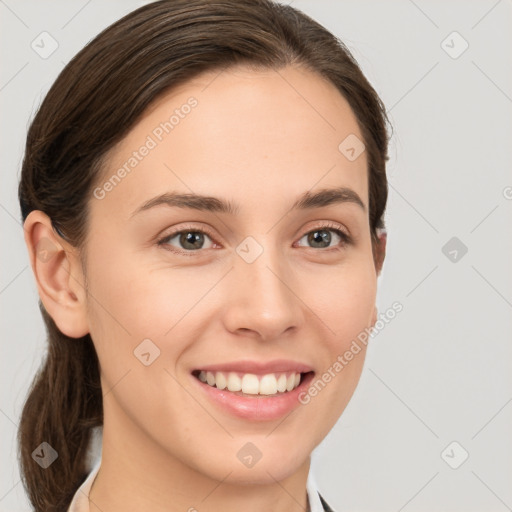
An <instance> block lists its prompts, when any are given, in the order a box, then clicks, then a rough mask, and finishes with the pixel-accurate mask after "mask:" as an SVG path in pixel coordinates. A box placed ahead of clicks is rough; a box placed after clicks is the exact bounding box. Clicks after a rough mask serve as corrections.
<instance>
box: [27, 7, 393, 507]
mask: <svg viewBox="0 0 512 512" xmlns="http://www.w3.org/2000/svg"><path fill="white" fill-rule="evenodd" d="M238 64H248V65H251V66H253V67H258V68H267V69H279V68H282V67H284V66H286V65H294V64H296V65H301V66H304V67H306V68H308V69H311V70H313V71H314V72H316V73H318V74H319V75H321V76H322V77H324V78H326V79H327V80H329V81H330V82H331V83H333V84H334V85H335V86H336V87H337V89H338V90H339V91H340V93H341V94H342V95H343V96H344V97H345V98H346V100H347V101H348V103H349V104H350V106H351V108H352V110H353V112H354V114H355V116H356V118H357V120H358V123H359V126H360V129H361V133H362V135H363V138H364V143H365V145H366V151H367V158H368V180H369V190H368V192H369V217H370V219H369V221H370V230H371V234H372V241H373V242H375V241H376V237H377V231H378V229H379V228H382V227H383V226H384V224H383V215H384V210H385V206H386V201H387V193H388V190H387V178H386V169H385V164H386V160H387V145H388V133H387V118H386V113H385V109H384V106H383V105H382V102H381V101H380V99H379V97H378V95H377V93H376V92H375V91H374V89H373V88H372V87H371V85H370V84H369V82H368V81H367V79H366V78H365V77H364V75H363V73H362V72H361V70H360V69H359V67H358V65H357V63H356V62H355V60H354V58H353V57H352V55H351V54H350V52H349V51H348V50H347V48H346V47H345V46H344V45H343V43H342V42H341V41H339V40H338V39H337V38H336V37H335V36H333V35H332V34H331V33H330V32H329V31H327V30H326V29H325V28H323V27H322V26H321V25H319V24H318V23H317V22H315V21H314V20H312V19H311V18H309V17H308V16H306V15H305V14H303V13H302V12H300V11H298V10H296V9H294V8H292V7H290V6H285V5H279V4H277V3H274V2H273V1H271V0H219V1H209V0H162V1H159V2H154V3H150V4H148V5H146V6H144V7H141V8H139V9H137V10H135V11H133V12H132V13H130V14H128V15H126V16H125V17H123V18H122V19H120V20H119V21H117V22H115V23H114V24H112V25H111V26H109V27H108V28H106V29H105V30H104V31H103V32H101V33H100V34H99V35H98V36H97V37H96V38H94V39H93V40H92V41H91V42H89V43H88V44H87V45H86V46H85V47H84V48H83V49H82V50H81V51H80V52H79V53H78V54H77V55H76V56H75V57H74V58H73V59H72V60H71V61H70V62H69V63H68V65H67V66H66V67H65V68H64V69H63V70H62V72H61V73H60V75H59V76H58V78H57V80H56V81H55V83H54V84H53V86H52V87H51V89H50V91H49V92H48V94H47V95H46V97H45V99H44V101H43V102H42V104H41V106H40V108H39V110H38V112H37V114H36V116H35V117H34V119H33V121H32V124H31V126H30V128H29V131H28V135H27V142H26V148H25V156H24V160H23V166H22V173H21V180H20V184H19V200H20V205H21V214H22V219H23V221H25V219H26V217H27V215H28V214H29V213H30V212H31V211H32V210H41V211H43V212H44V213H46V214H47V215H48V216H49V217H50V218H51V220H52V224H53V226H54V228H55V230H56V231H57V233H59V234H60V235H61V236H62V237H64V238H65V239H66V240H67V241H68V242H70V243H71V244H72V245H73V246H75V247H77V248H79V249H80V248H83V247H84V246H85V241H86V235H87V229H88V211H87V202H88V200H89V199H90V196H91V191H92V189H93V187H94V184H95V183H96V182H97V181H98V179H99V176H100V172H102V171H103V170H104V169H103V167H104V165H103V164H104V162H105V159H106V156H107V154H108V152H109V150H111V149H112V148H113V147H114V145H115V144H116V143H118V142H119V141H120V140H121V139H122V138H123V137H124V136H125V135H126V134H127V133H128V132H129V130H130V129H131V128H133V126H134V125H135V124H136V123H137V121H138V120H139V119H140V118H141V115H142V114H143V113H144V112H145V111H146V110H147V109H148V107H149V106H150V105H151V104H152V103H153V102H155V100H156V99H158V98H160V97H161V96H162V95H163V94H165V93H166V92H168V91H169V90H170V89H171V88H173V87H175V86H177V85H180V84H183V83H185V82H186V81H188V80H190V79H191V78H194V77H195V76H197V75H199V74H200V73H201V72H204V71H210V70H216V69H219V70H220V69H224V68H227V67H231V66H236V65H238ZM340 142H341V141H340ZM39 307H40V309H41V313H42V315H43V318H44V321H45V324H46V329H47V333H48V352H47V356H46V358H45V360H44V362H43V364H42V366H41V368H40V370H39V372H38V373H37V375H36V376H35V378H34V381H33V383H32V386H31V389H30V392H29V394H28V398H27V400H26V402H25V405H24V408H23V411H22V415H21V421H20V427H19V432H18V441H19V458H20V465H21V473H22V478H23V484H24V486H25V488H26V490H27V493H28V496H29V498H30V500H31V502H32V504H33V505H34V507H35V510H36V511H45V512H53V511H65V510H67V508H68V507H69V504H70V502H71V499H72V497H73V494H74V493H75V492H76V490H77V489H78V487H79V486H80V484H81V483H82V482H83V481H84V479H85V477H86V476H87V468H86V467H85V455H86V451H87V447H88V444H89V441H90V435H91V428H92V427H94V426H100V425H102V423H103V409H102V407H103V403H102V393H101V385H100V377H99V363H98V359H97V356H96V353H95V350H94V345H93V343H92V340H91V337H90V335H86V336H84V337H83V338H81V339H79V340H76V339H72V338H69V337H67V336H65V335H64V334H63V333H61V332H60V331H59V329H58V328H57V326H56V325H55V322H54V321H53V320H52V318H51V317H50V316H49V315H48V313H47V312H46V311H45V309H44V307H43V305H42V303H41V301H39ZM42 442H47V443H49V444H50V445H51V446H52V447H53V448H54V449H55V450H56V451H57V453H58V458H57V459H56V460H55V462H54V463H53V464H51V465H50V466H49V467H48V468H47V469H43V468H42V467H40V466H39V465H38V464H37V463H36V462H35V460H34V459H33V458H32V452H33V451H34V450H35V449H36V448H37V447H38V446H39V445H40V444H41V443H42Z"/></svg>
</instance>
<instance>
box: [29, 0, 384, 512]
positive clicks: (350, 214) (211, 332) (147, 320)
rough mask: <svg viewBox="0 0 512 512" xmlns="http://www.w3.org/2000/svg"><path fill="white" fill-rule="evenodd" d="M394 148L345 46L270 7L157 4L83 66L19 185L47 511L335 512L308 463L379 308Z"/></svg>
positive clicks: (36, 488) (53, 111)
mask: <svg viewBox="0 0 512 512" xmlns="http://www.w3.org/2000/svg"><path fill="white" fill-rule="evenodd" d="M387 141H388V139H387V132H386V116H385V111H384V107H383V105H382V103H381V101H380V99H379V98H378V96H377V94H376V93H375V91H374V90H373V88H372V87H371V86H370V84H369V83H368V81H367V80H366V78H365V77H364V76H363V74H362V72H361V70H360V69H359V67H358V66H357V64H356V62H355V61H354V60H353V58H352V57H351V55H350V53H349V52H348V50H347V49H346V48H345V47H344V46H343V44H342V43H341V42H339V41H338V40H337V39H336V38H335V37H334V36H333V35H332V34H330V33H329V32H328V31H327V30H326V29H324V28H323V27H321V26H320V25H319V24H317V23H316V22H314V21H313V20H311V19H310V18H308V17H307V16H305V15H304V14H302V13H301V12H299V11H297V10H296V9H293V8H292V7H289V6H281V5H278V4H275V3H273V2H271V1H268V0H257V1H255V0H243V1H239V0H236V1H235V0H230V1H223V2H209V1H206V0H194V1H190V0H187V1H176V0H172V1H170V0H164V1H160V2H155V3H152V4H149V5H147V6H144V7H142V8H140V9H138V10H136V11H134V12H132V13H130V14H128V15H127V16H125V17H124V18H122V19H121V20H119V21H118V22H116V23H114V24H113V25H111V26H110V27H108V28H107V29H105V30H104V31H103V32H102V33H101V34H99V35H98V36H97V37H96V38H95V39H94V40H93V41H91V42H90V43H89V44H88V45H87V46H86V47H85V48H84V49H83V50H82V51H80V52H79V53H78V54H77V56H76V57H75V58H74V59H72V61H71V62H70V63H69V64H68V65H67V66H66V67H65V68H64V70H63V71H62V73H61V74H60V76H59V77H58V79H57V80H56V82H55V83H54V85H53V86H52V88H51V90H50V91H49V93H48V95H47V96H46V98H45V100H44V102H43V104H42V105H41V107H40V109H39V111H38V113H37V115H36V116H35V119H34V120H33V122H32V124H31V126H30V129H29V133H28V136H27V144H26V150H25V158H24V161H23V169H22V175H21V180H20V186H19V197H20V204H21V210H22V217H23V221H24V228H25V241H26V244H27V248H28V251H29V254H30V260H31V265H32V270H33V272H34V276H35V278H36V283H37V287H38V291H39V296H40V307H41V312H42V315H43V317H44V320H45V322H46V326H47V330H48V339H49V348H48V356H47V358H46V360H45V361H44V364H43V366H42V369H41V371H40V372H39V374H38V375H37V376H36V378H35V380H34V383H33V386H32V389H31V391H30V393H29V396H28V398H27V401H26V404H25V406H24V409H23V413H22V418H21V422H20V429H19V442H20V462H21V469H22V474H23V477H24V483H25V487H26V490H27V492H28V494H29V497H30V499H31V501H32V503H33V505H34V508H35V510H37V511H43V510H44V511H53V510H55V511H57V510H59V511H61V510H70V511H82V510H90V511H96V510H101V511H109V512H116V511H118V510H123V511H127V510H135V509H137V510H149V509H150V510H152V511H160V510H162V511H163V510H166V511H170V510H190V511H192V510H198V511H201V512H202V511H216V510H224V511H229V510H234V509H239V510H240V509H241V508H243V509H244V510H246V511H247V510H248V511H252V510H254V511H256V510H274V511H283V512H284V511H291V510H297V507H301V508H302V509H303V510H311V511H312V512H314V511H316V510H322V509H323V510H330V508H329V506H328V505H327V503H326V501H325V500H324V499H323V498H322V497H320V496H319V494H318V492H317V490H316V488H315V484H314V479H313V476H312V475H311V473H310V471H309V469H310V455H311V452H312V450H313V449H314V448H315V447H316V446H317V445H318V444H319V443H320V442H321V441H322V439H323V438H324V437H325V436H326V435H327V433H328V432H329V431H330V429H331V428H332V427H333V425H334V424H335V423H336V421H337V420H338V418H339V416H340V415H341V413H342V412H343V410H344V409H345V407H346V406H347V404H348V402H349V400H350V397H351V396H352V394H353V392H354V390H355V387H356V385H357V382H358V379H359V376H360V374H361V370H362V367H363V362H364V355H365V348H366V347H365V345H363V346H362V347H361V348H360V350H359V351H357V352H354V353H353V356H352V357H350V358H349V359H347V358H344V357H343V355H344V354H346V353H347V351H349V348H350V347H351V346H352V345H353V342H354V340H356V339H358V336H359V337H360V334H361V333H364V332H368V330H369V329H371V327H372V325H373V324H374V323H375V321H376V316H377V312H376V308H375V296H376V283H377V277H378V274H379V272H380V270H381V267H382V263H383V259H384V254H385V243H386V238H385V232H384V230H383V227H384V223H383V216H384V210H385V206H386V199H387V180H386V171H385V163H386V159H387ZM359 339H360V338H359ZM342 361H343V363H342ZM100 426H102V451H101V458H100V459H99V460H98V461H97V463H96V464H95V466H94V468H93V469H92V470H91V468H90V467H88V466H87V464H86V462H87V460H86V455H87V453H88V451H87V450H88V448H89V443H90V442H91V434H92V432H93V427H100Z"/></svg>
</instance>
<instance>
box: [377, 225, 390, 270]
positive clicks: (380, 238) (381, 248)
mask: <svg viewBox="0 0 512 512" xmlns="http://www.w3.org/2000/svg"><path fill="white" fill-rule="evenodd" d="M387 238H388V235H387V233H386V230H385V229H378V230H377V241H376V242H375V243H374V245H373V261H374V262H375V271H376V272H377V276H378V275H380V272H381V270H382V265H383V263H384V258H385V257H386V243H387Z"/></svg>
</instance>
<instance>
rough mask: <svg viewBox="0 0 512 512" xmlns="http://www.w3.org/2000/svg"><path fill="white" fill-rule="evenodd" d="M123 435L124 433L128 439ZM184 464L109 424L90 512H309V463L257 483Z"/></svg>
mask: <svg viewBox="0 0 512 512" xmlns="http://www.w3.org/2000/svg"><path fill="white" fill-rule="evenodd" d="M118 432H123V438H121V437H120V435H119V434H118ZM130 434H131V435H130ZM130 439H131V441H130ZM141 439H144V441H141ZM135 440H136V442H135ZM184 462H187V461H181V460H179V459H178V458H177V457H173V456H172V455H170V454H169V453H167V452H166V451H165V450H164V449H163V448H162V446H156V445H155V444H154V442H152V441H151V440H149V439H147V437H146V438H145V437H144V436H143V435H141V432H140V431H137V432H130V429H129V428H128V429H127V428H126V425H123V429H122V430H119V429H108V428H107V422H105V426H104V429H103V445H102V460H101V467H100V469H99V471H98V474H97V476H96V478H95V480H94V483H93V486H92V488H91V491H90V496H89V501H90V512H100V511H101V512H104V511H107V510H108V512H121V511H122V512H131V511H134V512H135V511H137V512H138V511H140V510H151V511H152V512H164V511H165V512H174V511H180V512H184V511H187V512H217V511H219V510H222V511H223V512H235V511H236V512H239V511H240V510H244V512H260V511H261V510H272V511H275V512H292V511H293V512H297V510H303V511H307V510H309V507H308V499H307V493H306V483H307V477H308V472H309V467H310V459H309V457H308V459H307V460H306V461H305V462H304V463H303V464H302V465H301V466H300V467H299V468H298V469H297V470H296V471H295V472H294V473H293V474H291V475H289V476H287V477H286V478H284V479H280V480H278V479H276V478H275V477H273V476H271V473H272V470H271V468H270V471H265V472H264V473H265V474H264V477H260V478H259V479H258V481H257V482H251V481H248V480H247V478H244V479H241V478H238V479H237V478H233V474H234V472H229V471H228V472H226V474H223V475H215V476H211V475H210V476H209V475H207V474H205V472H201V471H200V470H199V469H200V468H194V467H191V465H189V464H186V463H184ZM234 469H238V468H236V467H235V468H234ZM249 471H252V470H249ZM260 474H261V471H260Z"/></svg>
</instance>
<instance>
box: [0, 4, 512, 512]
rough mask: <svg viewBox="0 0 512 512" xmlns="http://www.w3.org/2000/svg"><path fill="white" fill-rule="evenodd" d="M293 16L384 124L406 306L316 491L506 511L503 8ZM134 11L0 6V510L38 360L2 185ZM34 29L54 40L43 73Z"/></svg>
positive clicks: (511, 478) (336, 436) (28, 279)
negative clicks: (106, 34)
mask: <svg viewBox="0 0 512 512" xmlns="http://www.w3.org/2000/svg"><path fill="white" fill-rule="evenodd" d="M292 4H293V5H294V6H295V7H298V8H300V9H302V10H304V11H305V12H306V13H308V14H309V15H311V16H312V17H313V18H315V19H317V20H318V21H319V22H321V23H322V24H324V25H325V26H326V27H327V28H329V29H330V30H331V31H333V32H334V33H335V34H337V35H338V36H339V37H340V38H341V39H342V40H343V41H344V42H345V43H346V44H347V45H348V46H349V48H350V49H351V50H352V51H353V53H354V55H355V57H356V58H357V60H358V61H359V63H360V65H361V67H362V68H363V70H364V72H365V74H366V75H367V77H368V78H369V79H370V81H371V82H372V84H373V85H374V86H375V88H376V89H377V91H378V93H379V94H380V95H381V97H382V99H383V101H384V103H385V105H386V107H387V109H388V111H389V114H390V118H391V122H392V124H393V126H394V135H393V139H392V142H391V160H390V162H389V165H388V174H389V181H390V198H389V205H388V210H387V226H388V233H389V235H388V254H387V259H386V262H385V266H384V271H383V274H382V276H381V278H380V280H379V292H378V306H379V309H380V311H381V312H384V311H385V310H386V309H387V308H389V307H390V306H391V304H392V303H393V302H394V301H399V302H401V303H402V304H403V308H404V309H403V311H402V312H401V313H400V314H398V315H397V316H396V318H395V319H394V320H393V321H391V322H390V323H389V324H388V325H387V326H386V327H385V329H383V330H382V331H380V332H379V334H378V335H377V336H376V337H375V338H373V340H372V342H371V345H370V348H369V352H368V358H367V361H366V363H365V369H364V371H363V375H362V377H361V381H360V384H359V386H358V388H357V390H356V393H355V395H354V397H353V399H352V401H351V402H350V404H349V406H348V408H347V410H346V411H345V413H344V414H343V415H342V417H341V419H340V421H339V422H338V423H337V425H336V426H335V428H334V429H333V430H332V432H331V433H330V435H329V436H328V437H327V438H326V439H325V441H324V442H323V443H322V444H321V445H320V446H319V447H318V449H317V450H316V451H315V453H314V456H313V471H314V475H315V477H316V480H317V482H318V485H319V487H320V489H321V491H322V493H323V494H324V496H325V497H326V498H327V500H328V501H329V502H330V504H331V506H333V507H334V508H335V509H337V510H338V511H339V512H341V511H349V510H360V511H370V510H372V511H377V510H378V511H388V510H389V511H396V512H399V511H402V510H405V511H411V512H412V511H427V510H428V511H443V510H450V511H463V510H464V511H483V510H485V511H494V510H496V511H502V510H503V511H505V510H512V486H511V485H510V484H511V482H512V436H511V435H510V433H511V432H512V428H511V427H512V403H511V402H512V372H511V371H510V370H511V367H512V343H511V336H510V333H511V324H512V315H511V308H512V286H511V285H512V270H511V264H510V262H511V261H512V236H511V233H512V215H511V213H512V173H511V171H510V165H511V163H512V115H511V114H512V66H511V63H512V60H511V56H512V55H511V54H512V31H511V27H512V23H511V21H512V2H511V1H510V0H500V1H495V0H492V1H483V0H481V1H426V0H423V1H420V0H415V1H414V2H413V1H408V0H400V1H398V0H397V1H376V0H374V1H368V0H365V1H361V0H359V1H345V0H343V1H336V2H335V1H327V0H320V1H316V2H315V1H313V0H308V1H301V0H295V1H293V2H292ZM140 5H142V2H140V1H139V2H135V1H132V2H129V1H124V2H114V1H101V2H100V1H99V0H89V1H80V2H78V1H74V0H73V1H69V0H67V1H66V2H64V1H46V2H42V1H35V0H33V1H17V2H15V1H14V0H0V16H1V18H0V20H1V21H0V24H1V26H0V34H1V35H0V38H1V59H2V60H1V62H2V65H1V68H0V72H1V76H0V104H1V113H2V124H1V133H0V144H1V157H2V167H1V171H0V173H1V174H0V175H1V179H2V181H1V183H2V185H1V187H0V229H1V233H2V237H1V240H2V244H1V251H2V254H1V258H2V265H1V267H0V304H1V311H2V314H1V317H0V321H1V325H0V328H1V334H2V343H1V350H2V353H1V356H0V364H1V370H0V376H1V377H0V378H1V383H2V395H1V403H0V429H1V430H0V431H1V434H2V435H1V436H0V443H1V453H2V461H6V462H2V467H1V474H0V510H2V511H20V510H28V509H29V507H28V501H27V499H26V497H25V495H24V491H23V488H22V485H21V483H20V479H19V472H18V467H17V461H16V443H15V439H16V438H15V436H16V430H17V422H18V417H19V413H20V411H21V407H22V404H23V400H24V398H25V395H26V392H27V389H28V385H29V383H30V381H31V379H32V377H33V375H34V373H35V371H36V369H37V368H38V366H39V364H40V362H41V358H42V356H43V354H44V351H45V332H44V328H43V323H42V320H41V318H40V313H39V310H38V308H37V298H38V295H37V289H36V286H35V282H34V279H33V276H32V273H31V269H30V266H29V262H28V257H27V254H26V249H25V245H24V241H23V232H22V227H21V225H20V222H19V218H20V214H19V206H18V201H17V189H16V187H17V180H18V175H19V169H20V164H21V159H22V155H23V147H24V139H25V136H26V130H27V126H28V123H29V120H30V119H31V118H32V116H33V114H34V112H35V109H36V108H37V106H38V105H39V103H40V101H41V100H42V98H43V97H44V94H45V93H46V91H47V90H48V88H49V87H50V85H51V83H52V82H53V81H54V79H55V78H56V76H57V74H58V73H59V71H60V70H61V69H62V67H63V66H64V64H65V63H66V62H68V61H69V60H70V58H71V57H72V56H73V55H74V54H75V53H76V52H77V51H78V50H80V49H81V48H82V47H83V45H84V44H85V43H86V42H87V41H88V40H90V39H91V38H92V37H94V36H95V35H96V34H97V33H98V32H99V31H100V30H101V29H103V28H104V27H106V26H107V25H109V24H110V23H111V22H113V21H114V20H116V19H118V18H119V17H121V16H122V15H124V14H125V13H127V12H129V11H130V10H132V9H133V8H135V7H138V6H140ZM43 31H47V32H49V33H50V34H51V35H52V37H53V38H54V39H55V40H56V41H57V42H58V48H57V50H56V51H55V52H54V53H53V54H52V55H50V56H49V57H48V58H45V59H43V58H41V57H40V56H39V55H38V54H37V53H36V52H35V51H34V50H33V49H32V48H31V42H32V41H34V40H36V42H37V41H38V40H39V39H38V37H40V36H39V34H41V32H43ZM454 31H456V32H458V33H459V34H460V37H459V36H457V35H450V34H452V32H454ZM443 41H445V42H444V43H443ZM464 41H467V43H468V44H469V47H468V48H467V50H466V51H464V52H463V53H461V54H460V55H459V53H460V52H461V50H463V49H464V47H465V43H464ZM45 47H46V48H49V46H48V45H45ZM450 54H451V55H450ZM454 57H456V58H454ZM452 237H456V238H457V240H455V241H452V244H455V245H453V246H451V245H449V246H448V247H447V248H445V249H444V252H443V247H444V246H445V244H447V242H448V241H449V240H450V239H452ZM462 244H464V246H465V247H467V253H466V254H464V255H463V250H462V249H463V245H462ZM453 250H455V251H456V252H453ZM507 262H508V264H507ZM454 441H455V442H456V443H457V444H456V445H451V446H450V447H449V448H448V449H447V450H445V449H446V448H447V447H448V446H449V445H450V443H452V442H454ZM465 452H467V453H468V454H469V457H468V458H467V460H466V461H464V463H463V464H461V465H460V466H459V467H458V468H457V469H454V468H453V467H455V466H458V465H459V464H460V463H461V462H462V460H463V456H464V454H465ZM443 454H444V455H443ZM452 466H453V467H452Z"/></svg>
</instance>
